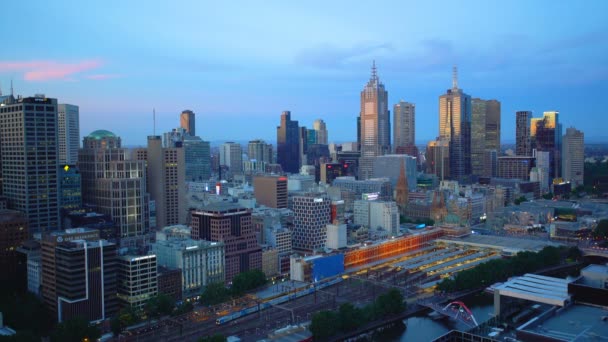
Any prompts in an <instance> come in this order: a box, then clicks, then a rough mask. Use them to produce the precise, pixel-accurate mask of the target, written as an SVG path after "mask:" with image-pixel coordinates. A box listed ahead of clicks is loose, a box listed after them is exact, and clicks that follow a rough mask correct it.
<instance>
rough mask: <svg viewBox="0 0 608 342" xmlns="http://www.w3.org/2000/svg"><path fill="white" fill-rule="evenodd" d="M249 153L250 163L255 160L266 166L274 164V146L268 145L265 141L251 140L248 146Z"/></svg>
mask: <svg viewBox="0 0 608 342" xmlns="http://www.w3.org/2000/svg"><path fill="white" fill-rule="evenodd" d="M247 152H248V153H247V155H248V157H249V161H253V160H255V161H257V162H259V163H266V164H272V162H273V152H272V145H271V144H267V143H266V142H265V141H264V140H261V139H256V140H251V141H250V142H249V144H248V145H247Z"/></svg>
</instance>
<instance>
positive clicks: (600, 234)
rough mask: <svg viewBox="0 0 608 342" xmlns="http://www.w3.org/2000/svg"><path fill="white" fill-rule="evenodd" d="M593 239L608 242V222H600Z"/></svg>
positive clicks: (594, 231)
mask: <svg viewBox="0 0 608 342" xmlns="http://www.w3.org/2000/svg"><path fill="white" fill-rule="evenodd" d="M593 238H595V239H600V240H608V220H600V222H598V224H597V227H595V229H594V230H593Z"/></svg>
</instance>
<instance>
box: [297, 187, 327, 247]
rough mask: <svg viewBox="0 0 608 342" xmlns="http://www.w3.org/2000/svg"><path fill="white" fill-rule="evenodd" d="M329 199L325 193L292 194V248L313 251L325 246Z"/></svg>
mask: <svg viewBox="0 0 608 342" xmlns="http://www.w3.org/2000/svg"><path fill="white" fill-rule="evenodd" d="M330 206H331V201H330V200H329V198H328V197H327V196H326V195H325V194H312V193H308V194H303V195H296V196H293V198H292V200H291V208H290V209H291V210H293V213H294V218H293V230H292V239H293V248H294V249H297V250H303V251H314V250H318V249H322V248H325V242H326V241H327V228H326V225H327V224H329V223H331V208H330Z"/></svg>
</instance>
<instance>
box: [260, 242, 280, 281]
mask: <svg viewBox="0 0 608 342" xmlns="http://www.w3.org/2000/svg"><path fill="white" fill-rule="evenodd" d="M262 272H264V274H265V275H266V277H272V276H274V275H277V274H279V254H278V251H277V250H276V249H273V248H267V249H265V250H263V251H262Z"/></svg>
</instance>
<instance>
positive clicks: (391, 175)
mask: <svg viewBox="0 0 608 342" xmlns="http://www.w3.org/2000/svg"><path fill="white" fill-rule="evenodd" d="M403 164H405V176H406V177H407V182H408V185H409V188H410V189H412V190H415V189H416V187H417V181H418V173H417V171H416V158H414V157H412V156H408V155H405V154H387V155H384V156H378V157H376V158H374V177H376V178H388V179H389V180H390V182H391V185H392V186H393V188H395V187H396V186H397V183H398V180H399V170H400V169H401V165H403ZM391 199H392V197H391Z"/></svg>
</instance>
